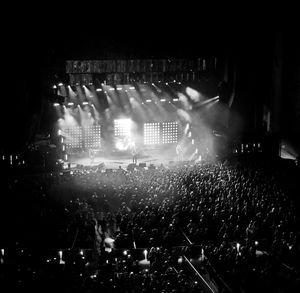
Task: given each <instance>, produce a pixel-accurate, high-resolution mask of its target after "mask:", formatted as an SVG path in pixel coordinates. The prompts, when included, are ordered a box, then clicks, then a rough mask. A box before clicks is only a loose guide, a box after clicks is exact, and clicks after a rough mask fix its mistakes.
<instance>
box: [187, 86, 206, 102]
mask: <svg viewBox="0 0 300 293" xmlns="http://www.w3.org/2000/svg"><path fill="white" fill-rule="evenodd" d="M185 92H186V94H187V95H188V96H189V97H190V98H191V100H192V101H194V102H195V103H198V102H200V100H201V98H202V95H201V94H200V93H199V92H198V91H196V90H194V89H192V88H191V87H187V88H186V89H185Z"/></svg>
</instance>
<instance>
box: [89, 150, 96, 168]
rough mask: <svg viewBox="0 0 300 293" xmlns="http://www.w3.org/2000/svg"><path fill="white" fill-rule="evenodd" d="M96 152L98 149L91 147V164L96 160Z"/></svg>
mask: <svg viewBox="0 0 300 293" xmlns="http://www.w3.org/2000/svg"><path fill="white" fill-rule="evenodd" d="M95 154H96V151H95V150H92V149H90V150H89V157H90V159H91V163H90V164H91V165H93V163H94V160H95Z"/></svg>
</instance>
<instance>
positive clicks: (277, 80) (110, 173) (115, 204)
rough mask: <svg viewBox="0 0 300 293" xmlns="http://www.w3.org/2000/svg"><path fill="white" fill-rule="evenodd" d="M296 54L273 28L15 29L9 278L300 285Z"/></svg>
mask: <svg viewBox="0 0 300 293" xmlns="http://www.w3.org/2000/svg"><path fill="white" fill-rule="evenodd" d="M124 30H125V29H124ZM8 43H10V42H9V41H8ZM7 48H8V47H7ZM299 49H300V48H299V45H298V44H296V40H295V35H294V34H293V33H291V32H290V31H286V30H275V29H274V30H264V29H261V30H244V31H243V34H241V33H240V32H238V31H237V30H234V31H226V30H225V31H222V30H221V29H219V30H217V31H208V30H207V31H204V30H203V29H202V30H200V29H199V31H196V32H195V33H193V35H192V36H189V35H186V36H185V37H183V35H180V34H179V33H178V35H177V36H176V38H173V35H171V34H170V35H168V34H167V33H166V34H163V35H161V34H160V35H155V33H153V34H147V33H144V34H139V35H138V34H137V33H136V34H131V35H130V34H129V33H126V34H125V33H122V34H121V33H119V34H104V33H103V34H101V33H100V32H98V34H92V33H90V34H88V33H86V34H80V33H78V35H76V34H75V37H73V36H71V35H68V32H67V31H62V32H61V33H60V34H59V33H57V32H56V34H55V35H49V34H47V33H45V36H44V35H38V34H34V35H31V34H29V33H28V34H27V35H26V37H24V38H20V39H18V38H14V40H13V41H12V42H11V43H10V45H9V48H8V50H7V54H6V55H3V56H4V60H3V63H5V68H7V70H6V69H5V70H4V69H3V71H5V74H6V77H7V79H8V81H7V83H5V84H4V83H3V88H4V91H5V93H4V94H3V98H2V102H3V104H2V110H3V111H2V113H3V114H2V115H1V128H2V129H1V130H2V139H1V145H0V168H1V178H2V182H1V185H2V190H3V191H2V192H1V194H2V195H1V199H2V200H1V213H0V214H1V220H0V225H1V226H0V227H1V237H0V261H1V262H0V280H1V286H2V284H3V287H5V288H9V291H8V292H12V291H16V292H25V291H26V292H33V291H34V292H35V291H36V292H55V291H58V292H153V293H154V292H165V293H167V292H170V293H179V292H191V293H192V292H193V293H194V292H216V293H217V292H222V293H229V292H240V293H250V292H274V293H287V292H300V266H299V264H300V226H299V223H300V219H299V208H300V200H299V194H300V188H299V178H300V177H299V174H300V172H299V171H300V161H299V158H300V157H299V149H300V145H299V141H300V140H299V137H300V53H299V52H300V50H299ZM4 110H5V111H4ZM298 140H299V141H298Z"/></svg>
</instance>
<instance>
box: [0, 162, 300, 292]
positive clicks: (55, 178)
mask: <svg viewBox="0 0 300 293" xmlns="http://www.w3.org/2000/svg"><path fill="white" fill-rule="evenodd" d="M274 166H276V164H275V165H274V164H270V165H269V164H264V163H262V164H256V163H254V162H251V163H245V162H243V163H241V162H238V163H237V162H235V163H229V162H226V163H219V162H217V163H216V162H215V163H210V162H200V163H196V164H195V163H194V164H186V163H184V162H182V163H179V164H177V165H175V166H172V167H167V166H160V167H157V168H156V169H151V170H150V169H149V170H147V168H146V169H144V168H143V169H139V170H133V171H126V170H123V169H118V170H115V171H112V172H105V171H103V170H101V171H99V170H86V169H80V170H71V171H68V172H57V173H48V174H43V175H35V176H33V175H31V176H18V177H13V176H10V177H9V178H6V182H5V183H4V186H5V188H4V190H5V197H6V198H8V201H7V204H6V205H4V207H5V211H4V213H3V215H5V216H4V219H3V221H2V226H3V229H2V231H3V235H6V237H4V239H3V240H2V241H1V243H0V244H1V245H2V247H3V254H2V258H1V259H2V262H1V268H2V269H1V278H2V279H4V278H5V279H7V280H15V281H16V284H17V286H18V288H19V289H21V290H24V288H27V287H26V286H29V285H30V286H35V287H36V288H39V286H45V284H49V287H48V289H49V288H51V289H52V290H53V289H54V288H55V289H62V291H64V292H69V291H71V290H72V291H75V292H77V291H78V292H83V291H84V292H96V291H99V289H103V290H104V289H105V290H106V291H108V292H121V291H122V292H150V291H153V292H201V290H202V288H203V284H200V282H198V281H197V280H195V278H194V277H193V276H191V275H192V274H189V273H188V271H186V270H185V269H184V268H185V267H184V266H183V265H182V262H181V261H179V260H180V259H181V260H182V257H184V256H187V258H188V259H190V260H191V263H192V264H194V266H195V267H196V268H198V269H199V270H202V269H203V268H204V267H205V270H206V271H207V272H209V273H210V277H211V279H212V280H214V282H212V283H211V284H215V286H216V287H218V288H219V291H220V292H222V291H223V292H230V291H234V292H241V291H239V290H244V291H245V292H254V291H255V292H259V291H260V290H261V291H264V292H292V291H294V290H296V289H299V288H300V287H299V286H300V269H299V268H300V267H299V263H300V262H299V260H300V246H299V244H300V229H299V222H300V221H299V202H298V199H297V197H296V194H297V192H298V191H299V187H298V182H297V173H295V169H294V168H288V169H286V168H281V167H277V168H276V167H274ZM295 168H296V167H295ZM298 172H299V171H298ZM4 200H5V199H4ZM8 213H13V217H14V218H15V219H16V224H15V225H10V223H7V220H6V222H5V219H8V218H9V217H11V214H10V215H8ZM9 233H12V234H13V237H9V236H8V234H9ZM175 248H176V249H175ZM28 249H29V251H30V252H28ZM49 249H54V251H55V253H54V256H53V255H52V256H49V257H48V256H47V253H45V251H48V250H49ZM20 251H22V253H21V252H20ZM59 251H61V255H59V253H58V252H59ZM83 251H84V253H83ZM143 251H146V252H147V253H148V254H147V255H144V254H143V253H142V252H143ZM175 251H176V253H175ZM87 252H88V253H87ZM20 253H21V255H24V257H20V255H18V254H20ZM17 255H18V256H17ZM28 255H29V256H28ZM33 255H36V256H35V257H33ZM142 260H145V263H142V262H141V261H142ZM4 268H5V269H4ZM15 272H16V274H14V273H15ZM12 275H13V276H12ZM58 284H60V285H58ZM200 285H202V286H200ZM279 288H280V290H281V291H279ZM276 290H278V291H276Z"/></svg>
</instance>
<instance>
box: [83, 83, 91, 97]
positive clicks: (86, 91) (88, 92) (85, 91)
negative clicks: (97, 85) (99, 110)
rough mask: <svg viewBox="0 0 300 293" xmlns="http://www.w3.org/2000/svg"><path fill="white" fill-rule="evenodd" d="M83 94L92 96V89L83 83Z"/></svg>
mask: <svg viewBox="0 0 300 293" xmlns="http://www.w3.org/2000/svg"><path fill="white" fill-rule="evenodd" d="M83 90H84V94H85V96H86V97H87V98H93V92H92V90H90V89H88V88H87V87H86V86H85V85H84V86H83Z"/></svg>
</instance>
